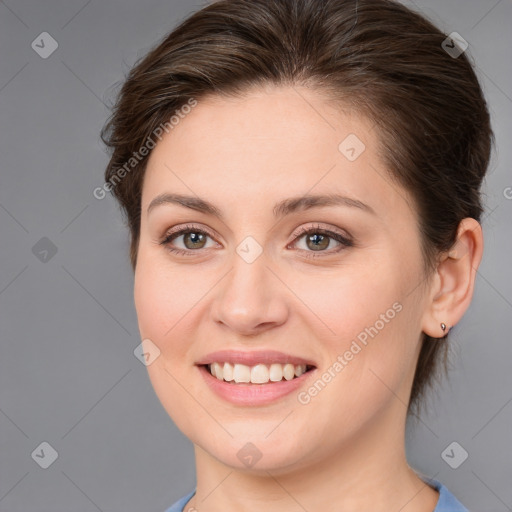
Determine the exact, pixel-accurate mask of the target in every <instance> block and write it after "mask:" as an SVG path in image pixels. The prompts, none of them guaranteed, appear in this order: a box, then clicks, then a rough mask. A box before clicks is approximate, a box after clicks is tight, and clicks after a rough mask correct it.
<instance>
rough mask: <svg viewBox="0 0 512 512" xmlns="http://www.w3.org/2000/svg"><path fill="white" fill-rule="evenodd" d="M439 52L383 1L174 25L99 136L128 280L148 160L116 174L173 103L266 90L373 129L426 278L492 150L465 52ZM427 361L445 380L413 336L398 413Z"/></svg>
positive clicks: (218, 9)
mask: <svg viewBox="0 0 512 512" xmlns="http://www.w3.org/2000/svg"><path fill="white" fill-rule="evenodd" d="M445 39H446V35H445V34H443V33H442V32H441V31H440V30H439V29H437V28H436V27H435V26H434V25H433V24H432V23H431V22H429V21H428V20H427V19H425V18H424V17H422V16H420V15H419V14H417V13H415V12H413V11H411V10H409V9H408V8H406V7H405V6H403V5H401V4H399V3H398V2H394V1H391V0H360V1H354V0H219V1H216V2H214V3H212V4H211V5H208V6H206V7H204V8H203V9H201V10H199V11H197V12H195V13H194V14H193V15H191V16H190V17H188V18H187V19H185V20H184V21H183V22H182V23H181V24H180V25H179V26H178V27H177V28H175V29H174V30H173V31H172V32H171V33H170V34H169V35H168V36H166V37H165V38H164V40H163V41H162V42H161V43H160V44H158V45H157V46H156V47H155V48H153V49H152V50H151V51H150V52H149V53H147V55H145V56H144V57H143V58H142V59H141V60H140V61H139V62H138V63H136V65H135V66H134V67H133V68H132V70H131V71H130V73H129V75H128V77H127V79H126V80H125V81H124V83H123V86H122V88H121V90H120V92H119V95H118V97H117V101H116V103H115V105H114V107H113V111H112V115H111V117H110V118H109V120H108V122H107V123H106V124H105V126H104V128H103V130H102V133H101V137H102V140H103V141H104V143H105V144H106V145H107V146H108V147H109V148H110V149H111V151H112V156H111V159H110V161H109V163H108V166H107V168H106V171H105V180H106V184H107V185H108V187H107V188H106V189H108V190H110V191H111V192H112V193H113V194H114V196H115V197H116V198H117V200H118V201H119V203H120V205H121V207H122V208H123V211H124V213H125V215H126V219H127V223H128V226H129V229H130V233H131V251H130V256H131V264H132V268H133V269H134V270H135V266H136V263H137V249H138V241H139V230H140V208H141V192H142V182H143V177H144V171H145V166H146V163H147V159H148V156H149V155H147V156H144V157H143V158H139V156H138V158H137V161H136V162H135V161H133V162H132V164H131V165H132V166H133V170H131V169H127V167H126V162H128V161H130V159H131V158H133V155H134V154H135V153H137V155H139V154H138V151H139V149H140V148H141V146H143V145H144V144H145V142H146V141H148V140H150V139H151V138H152V137H153V136H154V133H155V130H158V127H159V126H162V124H165V123H168V121H169V119H170V118H171V116H173V115H174V114H175V113H176V111H178V109H180V108H181V107H183V105H185V104H186V103H187V102H191V101H193V100H199V99H200V98H201V97H205V96H206V95H210V94H218V95H238V96H243V95H244V93H246V92H247V91H248V89H249V88H252V87H254V86H258V85H264V84H274V85H303V86H307V87H311V88H313V89H315V90H317V91H319V92H320V91H322V92H326V93H328V95H329V97H332V98H333V100H336V99H339V100H340V102H343V101H348V102H349V104H350V105H352V106H353V107H354V108H355V109H356V111H358V112H360V113H361V114H362V115H365V116H367V117H368V118H370V119H372V120H373V121H374V122H375V123H378V125H379V132H380V144H381V152H380V154H381V157H382V159H383V161H384V162H385V163H386V166H387V168H388V170H389V176H390V177H391V178H392V179H394V180H395V181H396V182H397V183H399V184H400V185H402V186H403V187H404V188H405V189H407V190H408V191H409V192H410V193H411V194H412V196H413V197H414V199H415V202H416V207H417V210H418V212H419V224H420V229H421V233H422V244H423V249H424V254H425V263H426V270H427V272H426V273H427V276H428V274H429V273H430V272H428V270H429V269H430V270H432V269H433V268H434V267H435V264H436V262H437V257H438V255H439V253H440V252H441V251H445V250H448V249H449V248H450V247H451V246H452V245H453V243H454V241H455V238H456V233H457V227H458V225H459V223H460V221H461V220H462V219H463V218H465V217H473V218H475V219H477V220H480V216H481V213H482V211H483V208H482V205H481V199H480V192H479V190H480V185H481V182H482V180H483V177H484V175H485V172H486V170H487V166H488V163H489V158H490V151H491V147H492V144H493V142H494V135H493V132H492V129H491V126H490V119H489V113H488V109H487V105H486V102H485V99H484V97H483V94H482V91H481V88H480V85H479V82H478V79H477V77H476V75H475V73H474V70H473V68H472V65H471V64H470V62H469V60H468V58H467V56H466V54H465V53H462V54H461V55H459V56H458V57H452V56H451V55H449V54H448V53H447V52H446V51H445V49H443V47H442V43H443V41H444V40H445ZM451 46H453V45H451ZM123 166H124V169H125V171H126V172H124V173H122V176H121V175H120V173H119V169H121V168H123ZM121 178H122V179H121ZM440 359H442V361H443V365H444V369H445V371H446V363H447V345H446V343H445V342H440V341H439V340H438V339H436V338H431V337H429V336H427V335H424V339H423V342H422V347H421V353H420V356H419V359H418V364H417V368H416V373H415V377H414V382H413V385H412V390H411V398H410V402H409V413H411V411H412V409H413V406H418V405H419V402H420V398H421V397H422V396H423V394H424V392H425V389H426V388H427V386H428V385H429V384H431V383H432V381H433V379H434V378H435V377H437V376H438V361H439V360H440Z"/></svg>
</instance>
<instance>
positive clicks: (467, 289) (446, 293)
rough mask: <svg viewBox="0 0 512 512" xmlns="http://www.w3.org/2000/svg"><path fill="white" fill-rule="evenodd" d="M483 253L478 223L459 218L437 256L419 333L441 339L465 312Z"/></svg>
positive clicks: (480, 229) (473, 220) (481, 236)
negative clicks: (454, 233) (450, 240)
mask: <svg viewBox="0 0 512 512" xmlns="http://www.w3.org/2000/svg"><path fill="white" fill-rule="evenodd" d="M482 253H483V234H482V227H481V225H480V223H479V222H478V221H477V220H475V219H472V218H469V217H468V218H465V219H463V220H462V221H461V222H460V224H459V227H458V230H457V238H456V241H455V244H454V245H453V246H452V248H451V249H450V250H449V251H447V252H446V253H444V254H443V255H442V256H441V259H440V261H439V264H438V266H437V269H436V271H435V272H436V276H435V279H433V280H432V286H431V297H430V299H429V304H428V307H427V309H426V311H425V314H424V317H423V326H422V328H423V332H425V333H426V334H427V335H429V336H432V337H433V338H443V337H444V336H446V335H447V334H448V332H449V330H450V329H451V328H452V327H453V326H454V325H456V324H457V323H458V322H459V321H460V319H461V318H462V316H463V315H464V313H465V312H466V310H467V308H468V307H469V304H470V303H471V299H472V297H473V291H474V285H475V279H476V272H477V269H478V266H479V265H480V261H481V259H482Z"/></svg>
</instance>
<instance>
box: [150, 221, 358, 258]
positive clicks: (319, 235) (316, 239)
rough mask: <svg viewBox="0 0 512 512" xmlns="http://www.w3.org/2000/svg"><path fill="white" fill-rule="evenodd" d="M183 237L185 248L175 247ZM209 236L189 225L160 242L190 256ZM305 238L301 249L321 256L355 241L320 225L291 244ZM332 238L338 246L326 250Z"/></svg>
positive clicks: (304, 231)
mask: <svg viewBox="0 0 512 512" xmlns="http://www.w3.org/2000/svg"><path fill="white" fill-rule="evenodd" d="M181 237H183V241H182V243H183V245H184V248H183V249H182V248H177V247H173V245H172V244H171V242H173V241H174V240H177V239H178V238H181ZM207 238H213V237H212V235H211V234H210V233H208V232H207V231H204V230H203V229H198V228H195V227H194V226H188V227H185V228H182V229H180V230H178V231H175V232H171V233H169V234H168V235H166V236H165V237H164V239H163V240H162V241H161V242H160V244H161V245H164V246H166V248H167V249H168V250H169V251H171V252H172V253H175V254H180V255H187V256H189V255H192V253H194V252H197V250H198V249H205V248H208V247H206V241H207ZM303 238H305V244H306V249H300V250H301V251H304V252H306V253H317V254H307V257H316V256H320V255H321V254H318V253H326V252H327V254H332V253H333V252H339V251H340V250H342V249H344V248H345V247H351V246H352V245H353V242H352V241H351V240H350V239H349V238H348V237H347V236H344V235H342V234H341V233H336V232H334V231H330V230H327V229H322V228H318V227H314V228H308V229H302V230H301V231H300V232H299V233H297V234H296V235H295V238H294V240H293V242H292V243H291V244H290V245H297V244H298V242H299V241H300V240H301V239H303ZM332 240H335V241H336V242H337V243H338V248H336V249H334V250H332V251H326V249H327V248H328V247H329V245H330V244H331V241H332Z"/></svg>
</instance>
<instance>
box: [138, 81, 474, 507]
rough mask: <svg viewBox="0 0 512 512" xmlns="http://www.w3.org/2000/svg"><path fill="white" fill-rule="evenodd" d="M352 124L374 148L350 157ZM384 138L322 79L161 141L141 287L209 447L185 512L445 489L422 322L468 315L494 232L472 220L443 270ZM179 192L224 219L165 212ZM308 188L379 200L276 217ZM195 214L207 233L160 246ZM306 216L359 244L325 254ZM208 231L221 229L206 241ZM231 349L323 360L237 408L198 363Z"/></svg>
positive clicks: (260, 93) (227, 106) (162, 380)
mask: <svg viewBox="0 0 512 512" xmlns="http://www.w3.org/2000/svg"><path fill="white" fill-rule="evenodd" d="M299 93H300V94H299ZM349 134H356V136H357V137H358V138H359V139H360V140H361V141H363V142H364V144H365V146H366V149H365V150H364V151H363V152H362V153H361V154H360V156H359V157H358V158H356V159H355V160H354V161H349V160H348V159H347V158H346V157H345V156H344V155H343V154H342V153H341V152H340V151H339V150H338V146H339V144H340V142H342V141H343V140H344V139H345V138H346V137H347V136H348V135H349ZM377 137H378V132H377V130H376V129H375V130H373V128H372V123H371V122H370V121H369V120H367V119H366V118H363V117H361V116H357V115H355V114H349V113H348V111H345V112H341V111H340V110H339V109H338V110H335V109H334V108H333V107H332V103H331V104H328V103H327V102H326V101H325V100H324V99H323V98H322V97H321V96H320V95H318V94H317V93H315V92H313V91H311V90H308V89H305V88H300V87H294V88H291V87H282V88H272V87H268V88H265V89H258V90H251V91H250V92H248V93H247V94H246V95H245V96H244V97H243V98H238V99H233V98H230V99H226V98H221V97H213V96H212V97H209V98H202V99H201V100H200V101H199V103H198V105H197V106H196V107H195V108H194V109H193V110H192V112H191V113H190V114H188V115H187V116H186V117H185V118H184V119H182V120H181V121H180V124H179V125H178V126H176V127H175V128H174V129H173V130H172V131H171V132H170V133H169V134H167V135H165V137H164V138H163V139H162V140H161V141H160V142H159V143H158V144H157V146H156V147H155V149H154V150H153V151H152V153H151V155H150V158H149V161H148V166H147V170H146V175H145V179H144V184H143V191H142V213H141V231H140V243H139V249H138V261H137V267H136V271H135V290H134V297H135V306H136V310H137V315H138V321H139V329H140V333H141V337H142V339H150V340H151V341H152V342H153V343H154V345H156V346H157V347H158V348H159V350H160V355H159V357H157V358H156V359H155V361H154V362H153V363H152V364H150V365H149V366H148V367H147V369H148V372H149V377H150V379H151V382H152V385H153V387H154V389H155V392H156V394H157V396H158V397H159V399H160V401H161V403H162V405H163V407H164V408H165V409H166V411H167V412H168V414H169V415H170V416H171V418H172V419H173V420H174V422H175V423H176V425H177V426H178V427H179V428H180V429H181V430H182V432H184V434H185V435H186V436H187V437H188V438H189V439H190V440H191V441H192V442H193V443H194V448H195V456H196V472H197V492H196V495H195V496H194V497H193V498H192V499H191V500H190V502H189V503H188V504H187V506H186V507H185V509H184V510H189V508H190V507H194V508H195V510H198V511H208V512H216V511H221V510H222V511H224V512H231V511H235V510H236V511H250V510H265V511H266V512H274V511H280V512H283V511H285V512H288V511H289V512H292V511H303V510H308V511H313V510H323V511H339V510H343V511H344V512H356V511H358V512H360V511H361V510H372V511H374V512H380V511H382V512H384V511H386V512H389V511H393V510H396V511H397V512H398V511H399V510H400V511H401V512H432V511H433V510H434V508H435V506H436V503H437V500H438V497H439V495H438V493H437V491H435V490H434V489H433V488H431V487H429V486H428V485H426V484H425V483H424V482H423V481H422V480H421V479H420V478H419V477H418V476H417V475H416V473H415V472H414V471H413V470H412V469H411V468H410V467H409V466H408V464H407V460H406V456H405V447H404V438H405V422H406V416H407V404H408V401H409V396H410V390H411V386H412V382H413V376H414V369H415V364H416V361H417V358H418V355H419V349H420V341H421V338H422V333H423V332H425V333H427V334H430V335H432V336H436V337H440V336H442V335H443V333H442V330H441V328H440V323H441V322H444V323H446V324H447V325H448V326H452V325H455V324H456V323H457V322H458V321H459V320H460V318H461V317H462V315H463V314H464V311H465V310H466V309H467V307H468V305H469V303H470V300H471V296H472V293H473V286H474V280H475V272H476V268H477V267H478V264H479V262H480V258H481V254H482V245H483V243H482V233H481V229H480V226H479V224H478V223H477V222H476V221H474V220H472V219H465V220H464V221H463V222H462V223H461V225H460V227H459V232H458V243H457V244H456V245H455V247H454V249H453V250H452V251H451V252H450V253H448V254H445V255H442V257H441V262H440V263H439V266H438V268H437V270H436V271H435V272H434V273H433V275H432V276H431V278H430V279H428V280H426V279H425V277H426V276H425V274H424V269H423V259H422V258H423V255H422V250H421V245H420V234H419V231H418V225H417V214H416V212H415V211H414V202H413V200H412V198H411V196H410V195H409V194H408V193H407V192H406V191H405V190H404V189H403V188H400V187H398V185H396V183H394V182H392V181H391V180H389V179H387V176H388V175H387V171H386V170H385V168H384V165H383V163H382V162H381V161H380V159H379V157H378V156H377V143H378V139H377ZM163 193H173V194H182V195H187V196H193V197H195V198H197V197H199V198H202V199H204V200H206V201H208V202H210V203H212V204H213V205H215V206H216V208H217V209H218V210H220V212H221V213H222V219H220V218H218V217H216V216H215V215H213V214H211V213H205V212H199V211H196V210H193V209H190V208H186V207H184V206H180V205H178V204H175V203H165V202H164V203H162V204H159V205H157V206H154V207H153V208H152V209H151V210H150V211H149V212H148V211H147V210H148V206H149V205H150V203H151V202H152V201H153V199H154V198H156V197H157V196H159V195H160V194H163ZM306 194H315V195H321V194H340V195H343V196H345V197H349V198H351V199H354V200H358V201H360V202H361V203H364V205H366V207H361V206H359V207H358V206H354V204H353V203H352V204H351V205H350V204H341V205H334V206H322V207H315V208H312V209H305V210H298V211H293V212H291V213H289V214H288V215H286V216H284V217H282V218H275V217H274V215H273V207H274V205H275V204H276V203H277V202H279V201H282V200H284V199H287V198H291V197H302V196H304V195H306ZM190 225H193V228H192V229H190V230H189V233H190V232H193V233H196V235H195V237H196V238H193V239H190V237H189V236H187V235H183V234H182V235H181V236H180V235H178V236H177V238H174V239H173V240H172V241H171V242H168V246H167V247H166V246H165V245H162V244H160V243H159V242H160V241H161V240H163V239H164V238H165V235H166V234H168V233H169V231H170V230H171V228H173V230H174V229H175V228H180V227H183V228H185V227H188V228H189V227H190ZM302 227H304V228H311V229H312V231H313V233H315V232H316V233H318V230H317V231H315V229H317V228H320V229H324V230H325V229H327V230H330V231H333V232H335V233H339V234H341V235H343V236H344V237H345V238H347V237H349V238H350V239H351V240H352V242H353V243H352V245H346V246H344V245H342V244H341V243H340V242H338V241H336V240H335V239H333V238H332V237H331V238H327V239H324V241H323V242H322V243H321V244H320V246H321V248H320V249H318V250H315V244H314V243H312V242H309V243H307V242H308V238H312V235H309V236H304V235H303V234H302V235H300V238H298V235H297V231H298V228H302ZM194 229H195V231H194ZM198 230H199V232H200V231H201V230H203V231H204V230H205V231H207V232H208V233H209V234H208V235H206V236H204V237H203V239H204V242H202V245H201V244H198V242H197V237H198V236H199V235H197V233H198ZM320 234H322V233H320ZM248 236H251V237H252V238H253V239H255V240H256V241H257V244H259V247H261V250H262V252H261V254H260V255H259V256H258V257H257V258H256V259H255V260H254V261H252V262H251V263H248V262H247V261H246V260H245V259H244V258H242V257H241V256H240V255H239V254H238V253H237V251H236V249H237V247H238V246H239V244H240V243H241V242H242V241H243V240H244V239H245V238H246V237H248ZM168 247H172V248H177V249H182V250H185V251H187V253H188V255H178V254H174V253H172V252H170V251H169V250H168ZM338 249H341V250H338ZM312 254H314V255H316V256H317V257H315V258H308V257H307V256H308V255H309V256H311V255H312ZM393 304H395V305H396V304H398V305H399V306H401V308H400V311H399V312H395V313H396V314H395V313H393V318H392V319H388V321H387V322H386V323H385V324H384V325H383V327H380V326H379V327H378V333H377V334H376V335H375V336H374V337H372V338H370V337H369V338H368V343H367V345H365V346H362V349H361V350H360V351H359V352H358V353H357V355H354V357H353V359H352V360H350V361H349V363H348V364H347V365H346V366H345V367H344V368H343V370H342V371H339V372H338V373H336V374H335V377H333V378H332V379H331V380H330V382H329V383H328V384H327V385H325V387H324V388H323V389H322V390H321V392H319V393H318V394H317V395H316V396H314V397H313V398H312V399H311V400H310V401H309V402H308V403H307V404H305V403H300V402H299V400H298V395H299V393H300V392H305V391H307V390H308V389H310V388H311V386H313V384H314V383H315V381H317V380H318V379H319V378H320V377H321V376H322V374H323V373H324V372H325V371H326V370H327V369H328V368H329V367H331V368H332V366H333V363H334V362H335V361H336V360H337V357H338V356H339V355H340V354H344V353H345V352H346V351H347V350H348V349H349V348H350V346H351V343H352V342H353V340H355V339H357V336H358V334H360V333H361V332H363V331H364V330H365V328H368V327H369V326H375V325H377V324H376V321H377V320H378V319H379V318H382V317H381V316H380V315H382V314H386V312H387V311H389V310H390V308H392V305H393ZM381 324H382V322H381ZM225 349H228V350H229V349H233V350H238V351H243V352H251V351H254V350H267V349H269V350H278V351H280V352H283V353H285V354H290V355H293V356H297V357H301V358H304V359H306V360H308V361H312V362H314V366H315V368H314V369H313V370H312V371H310V372H308V373H306V374H305V375H304V376H303V377H302V379H303V383H302V384H301V386H300V387H299V388H298V389H297V390H295V391H294V392H292V393H289V394H287V395H286V396H282V397H280V398H278V399H277V400H274V401H272V402H270V403H265V404H258V405H254V404H253V405H251V404H248V405H244V404H234V403H232V402H230V401H229V400H226V399H225V398H224V397H222V396H219V395H218V394H217V393H215V392H214V391H212V388H211V387H210V386H208V385H206V383H205V378H204V375H203V372H202V371H201V368H200V367H199V366H198V365H197V364H196V363H198V362H199V361H201V359H203V358H204V357H205V356H206V355H207V354H209V353H211V352H213V351H217V350H225ZM208 377H209V376H208ZM213 378H214V377H213ZM226 385H230V386H240V384H226ZM260 385H261V384H247V385H246V386H260ZM265 385H266V386H272V385H274V384H272V383H270V384H265ZM249 442H250V443H252V444H253V445H254V446H255V447H256V449H257V452H258V453H259V454H260V456H261V458H260V459H259V460H258V461H257V462H256V463H255V464H254V465H252V466H250V467H249V466H248V465H247V464H244V463H243V461H242V460H241V459H239V457H237V453H238V452H239V450H241V449H242V448H243V447H244V446H245V445H246V443H249ZM192 510H193V509H192Z"/></svg>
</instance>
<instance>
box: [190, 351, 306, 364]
mask: <svg viewBox="0 0 512 512" xmlns="http://www.w3.org/2000/svg"><path fill="white" fill-rule="evenodd" d="M212 363H230V364H236V363H238V364H244V365H246V366H255V365H257V364H272V363H280V364H286V363H290V364H293V365H299V364H305V365H308V366H316V365H315V363H314V362H313V361H310V360H308V359H304V358H302V357H297V356H293V355H290V354H285V353H284V352H278V351H276V350H251V351H243V350H218V351H216V352H211V353H210V354H208V355H206V356H204V357H203V358H201V359H200V360H199V361H197V362H196V364H197V365H206V364H212Z"/></svg>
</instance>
